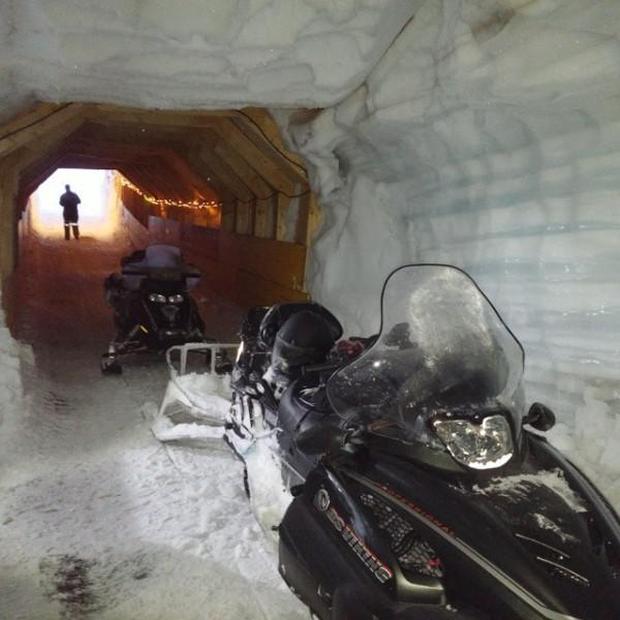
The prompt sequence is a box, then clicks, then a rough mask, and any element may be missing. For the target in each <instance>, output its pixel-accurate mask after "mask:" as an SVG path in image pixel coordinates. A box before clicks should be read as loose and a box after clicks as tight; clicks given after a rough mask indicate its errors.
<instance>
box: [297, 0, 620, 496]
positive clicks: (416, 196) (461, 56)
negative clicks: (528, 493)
mask: <svg viewBox="0 0 620 620" xmlns="http://www.w3.org/2000/svg"><path fill="white" fill-rule="evenodd" d="M619 30H620V3H618V2H616V1H615V0H608V1H600V2H587V3H584V2H581V1H579V0H577V1H573V0H562V1H561V2H558V1H554V0H539V1H534V2H523V1H518V0H513V1H510V2H509V1H502V2H497V1H492V0H462V1H461V0H459V1H456V0H443V1H441V0H429V1H427V2H425V3H424V5H423V6H422V7H421V8H420V9H419V10H418V12H417V13H416V16H415V19H414V20H413V21H412V22H411V23H410V24H409V25H408V26H407V28H406V29H405V30H404V31H403V32H402V33H401V35H400V36H399V38H398V39H397V40H396V42H395V43H394V44H393V46H392V47H391V48H390V50H389V51H388V53H387V54H386V55H385V57H384V58H383V59H382V61H381V62H380V63H379V64H378V66H377V67H376V68H375V69H374V70H373V71H372V72H371V74H370V75H369V76H368V78H367V80H366V82H365V84H364V85H363V86H362V87H360V88H359V89H358V90H357V91H356V92H355V93H353V94H352V95H351V96H349V97H348V98H347V99H346V100H344V101H343V102H341V103H340V104H339V105H338V106H336V107H334V108H331V109H329V110H326V111H324V112H323V113H322V114H321V115H320V116H318V117H317V118H316V119H315V120H314V121H312V122H311V123H309V124H304V125H297V126H295V125H289V128H288V129H289V136H290V138H291V140H292V141H293V142H294V143H295V145H296V146H297V148H298V149H299V150H301V152H302V153H303V154H304V155H305V157H306V159H307V160H308V161H309V162H311V164H312V167H313V177H314V182H315V186H316V187H317V188H318V190H319V191H320V192H321V202H322V206H323V211H324V223H323V226H322V229H321V231H320V234H319V236H318V238H317V240H316V244H315V246H314V249H313V252H312V257H311V263H310V274H309V280H310V286H311V290H312V293H313V294H314V296H315V297H316V298H317V299H319V300H320V301H322V302H323V303H325V304H326V305H327V306H329V307H330V308H333V309H334V310H335V311H336V313H337V314H338V315H339V316H341V317H344V319H345V322H346V323H347V326H348V328H349V330H352V331H361V332H363V333H368V332H370V331H372V330H374V329H377V327H378V321H377V312H378V295H379V291H380V286H381V283H382V281H383V279H384V277H385V275H386V274H387V273H388V272H389V271H390V270H391V269H393V268H394V267H396V266H398V265H400V264H402V263H405V262H416V261H421V262H432V261H436V262H448V263H453V264H456V265H458V266H460V267H462V268H464V269H465V270H467V271H468V272H470V273H471V274H472V275H473V276H474V277H475V278H476V280H477V281H478V282H479V284H480V285H481V286H482V288H483V290H485V292H486V293H487V294H488V295H489V296H490V298H491V299H492V300H493V301H494V302H495V303H496V305H497V307H498V309H499V310H500V312H501V313H502V315H503V316H504V318H505V319H506V321H507V323H508V324H509V325H510V326H511V327H512V328H513V330H514V331H515V333H516V334H517V336H518V337H519V338H520V339H521V341H522V342H523V343H524V346H525V349H526V356H527V368H526V377H527V381H528V396H529V398H530V400H535V399H542V400H544V401H545V402H547V403H550V404H551V405H552V406H553V407H554V408H555V409H556V411H557V412H558V413H559V414H560V416H561V418H562V421H563V422H564V423H565V424H566V425H567V426H568V429H569V430H568V432H565V433H563V434H562V437H559V435H558V440H559V441H560V440H561V443H562V444H563V445H564V447H566V448H567V449H571V448H574V447H575V445H576V444H579V445H580V446H581V448H584V447H588V450H589V454H588V461H589V462H591V463H597V467H599V471H603V470H605V471H608V472H613V471H620V458H617V457H614V456H613V455H612V452H613V451H612V450H610V449H607V448H606V446H609V445H614V444H613V442H612V443H611V444H610V443H609V442H608V441H607V439H608V438H609V437H615V441H616V442H617V443H620V416H618V415H617V414H618V413H619V410H620V407H619V403H620V286H619V275H618V274H619V273H620V243H619V236H618V234H619V232H618V231H619V228H620V208H619V204H618V200H619V198H620V80H618V77H619V73H620V41H619V39H618V34H619ZM576 414H577V415H576ZM593 426H596V430H595V431H591V428H592V427H593ZM561 430H562V426H561V425H560V431H561ZM565 430H566V429H565ZM593 438H598V439H597V440H596V441H594V442H593V441H592V440H593ZM616 445H617V444H616ZM605 468H607V469H605ZM614 468H616V469H614ZM618 497H620V486H619V487H618Z"/></svg>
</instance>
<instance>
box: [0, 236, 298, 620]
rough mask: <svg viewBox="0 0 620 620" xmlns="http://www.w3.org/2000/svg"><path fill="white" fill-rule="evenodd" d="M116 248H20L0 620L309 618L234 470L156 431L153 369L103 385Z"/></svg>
mask: <svg viewBox="0 0 620 620" xmlns="http://www.w3.org/2000/svg"><path fill="white" fill-rule="evenodd" d="M85 232H87V231H85ZM126 248H127V243H126V240H125V239H123V238H117V239H116V240H115V242H114V243H109V244H103V243H100V242H98V241H97V240H96V239H95V238H94V237H90V238H89V237H88V235H86V236H85V238H84V239H83V240H81V241H80V242H79V243H77V242H74V241H71V242H68V243H67V242H65V241H64V240H62V239H47V240H45V239H41V238H33V237H31V238H29V239H28V240H27V243H26V244H25V247H24V252H23V257H22V262H21V265H20V270H19V274H20V276H21V283H20V288H19V289H18V290H17V291H16V296H17V301H18V303H19V304H20V305H19V306H18V307H19V316H18V318H17V320H16V324H15V325H14V332H15V333H17V334H18V336H19V338H20V339H21V340H22V341H25V342H28V343H32V344H33V349H34V360H36V364H35V363H31V362H29V361H28V359H29V357H30V356H29V354H28V349H27V348H26V347H23V351H22V355H21V357H22V365H23V379H22V380H23V383H24V390H25V394H26V396H25V405H24V407H23V411H21V412H18V413H17V414H13V415H11V414H10V412H9V413H8V414H7V412H6V411H5V412H4V414H5V415H4V420H3V423H2V434H1V436H0V464H1V469H0V539H1V540H2V544H1V545H0V618H2V619H3V620H4V619H7V620H8V619H11V620H18V619H20V618H22V619H24V620H38V619H46V620H47V619H56V618H71V619H73V618H80V619H81V618H97V619H99V618H101V619H113V620H129V619H131V620H139V619H145V620H146V619H148V620H155V619H162V620H163V619H172V618H174V619H175V620H176V619H178V620H189V619H214V620H215V619H217V620H220V619H222V620H224V619H228V618H230V619H233V618H234V619H236V620H237V619H241V618H259V619H267V618H273V619H280V618H281V619H285V618H286V619H287V620H288V619H295V618H307V613H306V611H305V609H304V608H303V607H302V606H301V605H300V604H299V603H298V602H297V600H296V599H295V598H294V597H293V596H292V595H291V594H290V593H289V592H288V590H287V589H286V587H285V586H284V584H283V582H282V581H281V579H280V578H279V576H278V574H277V571H276V556H275V553H274V551H273V549H270V548H268V547H267V546H266V545H267V543H266V542H265V538H264V536H263V534H262V532H261V530H260V529H259V527H258V525H256V523H255V520H254V518H253V517H252V515H251V513H250V510H249V507H248V504H247V501H246V498H245V495H244V491H243V485H242V473H241V467H240V465H239V464H238V463H237V462H236V461H235V460H234V459H233V458H232V457H231V455H230V454H229V453H228V452H227V451H225V450H224V449H222V450H211V451H207V450H197V449H195V448H188V447H183V446H170V445H167V446H163V445H162V444H160V443H159V442H158V441H157V440H156V439H155V438H154V437H153V436H152V433H151V431H150V425H151V422H152V420H151V418H150V412H151V411H152V410H153V408H154V407H155V406H156V404H155V403H158V402H159V399H160V398H161V397H162V396H163V393H164V390H165V386H166V380H167V374H166V371H165V369H164V367H163V365H161V364H159V365H157V364H155V365H153V364H148V363H146V362H142V363H139V364H134V365H131V366H129V365H128V366H127V367H126V369H125V373H124V374H123V375H122V376H121V377H108V378H102V377H101V375H100V372H99V368H98V356H99V354H100V353H101V351H103V350H104V348H105V345H106V341H107V338H108V336H109V335H110V332H111V321H110V315H109V312H108V310H107V309H106V308H105V306H104V304H103V300H102V289H101V283H102V278H103V277H104V275H106V274H107V273H108V272H109V271H111V270H113V269H114V268H115V266H116V264H117V262H118V257H119V256H120V255H121V254H122V253H123V252H124V251H125V250H126ZM149 402H150V403H151V404H148V403H149Z"/></svg>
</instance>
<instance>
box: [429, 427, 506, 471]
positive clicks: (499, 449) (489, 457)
mask: <svg viewBox="0 0 620 620" xmlns="http://www.w3.org/2000/svg"><path fill="white" fill-rule="evenodd" d="M432 424H433V428H434V429H435V432H436V433H437V436H438V437H439V438H440V439H441V441H442V442H443V443H444V445H445V446H446V448H448V451H449V452H450V454H451V455H452V456H453V457H454V459H455V460H457V461H458V462H459V463H461V464H462V465H465V466H466V467H470V468H471V469H493V468H494V467H501V466H502V465H505V464H506V463H507V462H508V461H509V460H510V458H511V457H512V455H513V452H514V446H513V441H512V432H511V430H510V424H509V423H508V420H506V418H505V417H504V416H503V415H491V416H488V417H486V418H483V419H482V421H481V422H479V423H476V422H473V421H471V420H465V419H462V418H461V419H452V420H447V419H445V418H443V419H436V420H433V422H432Z"/></svg>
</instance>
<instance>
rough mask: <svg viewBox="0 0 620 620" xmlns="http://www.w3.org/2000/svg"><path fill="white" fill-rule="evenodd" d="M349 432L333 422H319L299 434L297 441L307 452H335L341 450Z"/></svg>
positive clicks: (300, 447)
mask: <svg viewBox="0 0 620 620" xmlns="http://www.w3.org/2000/svg"><path fill="white" fill-rule="evenodd" d="M347 435H348V432H347V431H346V430H344V429H342V428H339V427H338V426H335V425H331V424H317V425H316V426H313V427H312V428H309V429H308V430H305V431H302V432H301V433H299V435H297V438H296V440H295V443H296V444H297V447H298V448H299V449H300V450H301V451H302V452H305V453H306V454H324V453H326V452H327V453H329V452H331V453H333V452H337V451H338V450H340V449H341V448H342V447H343V446H344V444H345V441H346V438H347Z"/></svg>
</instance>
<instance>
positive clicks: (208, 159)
mask: <svg viewBox="0 0 620 620" xmlns="http://www.w3.org/2000/svg"><path fill="white" fill-rule="evenodd" d="M198 157H199V160H200V161H201V162H202V163H203V164H204V165H206V167H208V168H209V169H210V170H211V171H212V172H213V173H214V174H215V175H216V176H217V177H218V178H219V179H220V180H221V181H222V183H223V184H224V185H226V187H227V188H228V190H229V191H230V192H231V193H232V194H234V195H235V197H236V198H237V199H238V200H241V201H245V202H249V201H251V200H253V199H254V193H253V192H252V191H251V189H250V188H249V187H248V186H247V185H246V184H245V183H244V182H243V179H241V178H240V177H239V175H238V174H237V173H236V172H235V170H234V169H233V168H231V167H230V166H229V165H228V164H227V163H225V162H223V161H222V160H221V159H220V157H219V155H217V153H215V152H214V151H213V150H212V149H211V148H209V147H202V148H200V149H199V151H198Z"/></svg>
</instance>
